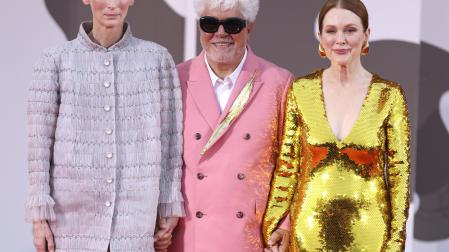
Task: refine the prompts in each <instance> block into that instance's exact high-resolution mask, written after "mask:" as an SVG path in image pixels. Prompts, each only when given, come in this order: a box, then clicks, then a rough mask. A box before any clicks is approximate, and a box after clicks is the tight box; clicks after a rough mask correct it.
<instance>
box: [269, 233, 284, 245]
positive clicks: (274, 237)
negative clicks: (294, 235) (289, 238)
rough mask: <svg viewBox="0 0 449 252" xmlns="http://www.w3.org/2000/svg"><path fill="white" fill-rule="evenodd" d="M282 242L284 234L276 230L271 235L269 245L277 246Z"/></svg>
mask: <svg viewBox="0 0 449 252" xmlns="http://www.w3.org/2000/svg"><path fill="white" fill-rule="evenodd" d="M281 241H282V232H281V231H279V230H276V231H274V232H273V234H271V237H270V240H269V241H268V245H271V246H273V245H275V244H277V243H280V242H281Z"/></svg>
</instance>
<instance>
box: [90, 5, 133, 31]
mask: <svg viewBox="0 0 449 252" xmlns="http://www.w3.org/2000/svg"><path fill="white" fill-rule="evenodd" d="M83 3H84V4H86V5H90V8H91V10H92V15H93V19H94V22H95V23H97V24H99V25H101V26H103V27H107V28H113V27H120V26H122V25H123V23H124V22H125V18H126V15H127V14H128V8H129V6H131V5H133V4H134V0H83Z"/></svg>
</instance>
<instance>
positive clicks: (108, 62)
mask: <svg viewBox="0 0 449 252" xmlns="http://www.w3.org/2000/svg"><path fill="white" fill-rule="evenodd" d="M103 63H104V65H105V66H109V65H110V64H111V62H110V61H109V60H107V59H106V60H104V62H103Z"/></svg>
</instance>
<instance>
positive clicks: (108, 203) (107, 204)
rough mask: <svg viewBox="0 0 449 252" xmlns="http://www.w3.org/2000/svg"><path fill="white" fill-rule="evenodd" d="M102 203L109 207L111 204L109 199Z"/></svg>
mask: <svg viewBox="0 0 449 252" xmlns="http://www.w3.org/2000/svg"><path fill="white" fill-rule="evenodd" d="M104 205H105V206H107V207H110V206H111V205H112V203H111V202H110V201H106V202H105V203H104Z"/></svg>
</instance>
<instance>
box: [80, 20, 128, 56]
mask: <svg viewBox="0 0 449 252" xmlns="http://www.w3.org/2000/svg"><path fill="white" fill-rule="evenodd" d="M92 28H93V24H92V22H83V23H81V25H80V29H79V31H78V36H77V39H78V40H79V41H80V42H81V44H83V45H84V46H85V47H87V48H89V49H92V50H95V51H112V50H118V49H122V48H125V47H126V46H127V45H128V44H129V43H130V41H131V38H132V33H131V26H130V25H129V24H128V23H125V24H123V31H124V32H123V36H122V38H121V39H120V40H119V41H118V42H117V43H115V44H113V45H112V46H111V47H109V48H105V47H103V46H101V45H99V44H97V43H95V42H93V41H92V40H91V39H90V38H89V35H88V34H89V33H90V32H91V31H92Z"/></svg>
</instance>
